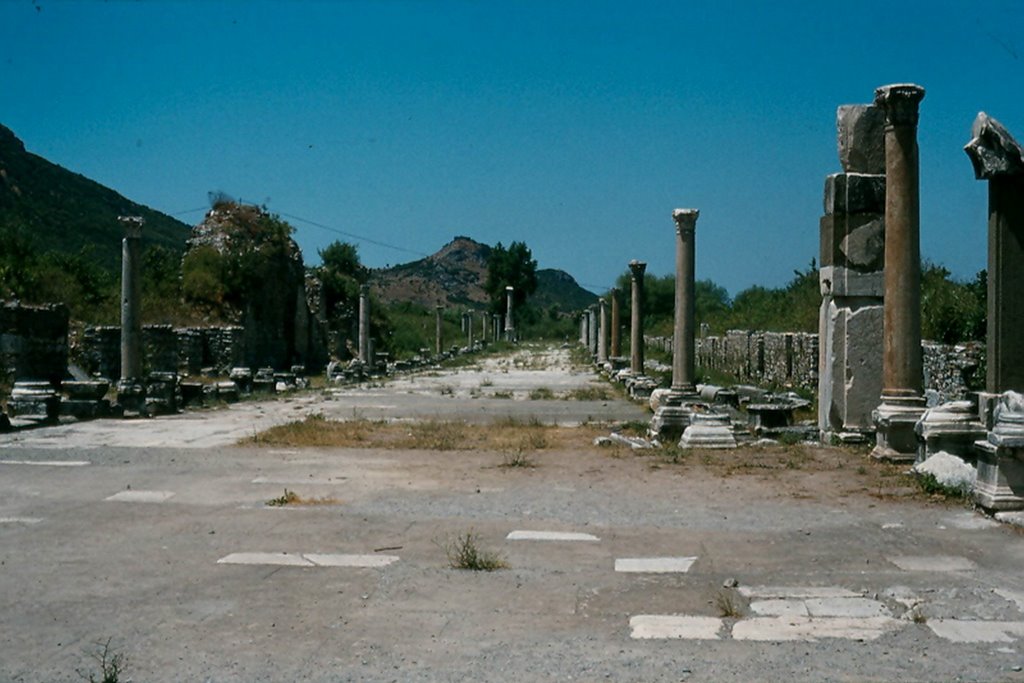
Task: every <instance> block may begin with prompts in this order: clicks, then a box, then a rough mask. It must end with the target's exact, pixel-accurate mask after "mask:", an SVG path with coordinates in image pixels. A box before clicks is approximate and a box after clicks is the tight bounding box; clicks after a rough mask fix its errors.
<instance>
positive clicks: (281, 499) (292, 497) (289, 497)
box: [267, 489, 341, 507]
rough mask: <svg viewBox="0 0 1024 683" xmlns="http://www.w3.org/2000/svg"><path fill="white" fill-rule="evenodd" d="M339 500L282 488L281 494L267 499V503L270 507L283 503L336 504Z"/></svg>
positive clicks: (283, 504)
mask: <svg viewBox="0 0 1024 683" xmlns="http://www.w3.org/2000/svg"><path fill="white" fill-rule="evenodd" d="M340 502H341V501H340V500H338V499H337V498H332V497H331V496H323V497H320V498H306V497H305V496H300V495H299V494H297V493H295V491H289V490H288V489H285V490H284V495H283V496H278V497H277V498H271V499H270V500H268V501H267V505H269V506H271V507H284V506H285V505H337V504H338V503H340Z"/></svg>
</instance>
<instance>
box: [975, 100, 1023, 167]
mask: <svg viewBox="0 0 1024 683" xmlns="http://www.w3.org/2000/svg"><path fill="white" fill-rule="evenodd" d="M971 138H972V139H971V141H970V142H968V143H967V145H965V146H964V151H965V152H966V153H967V156H968V157H970V159H971V163H972V164H973V165H974V177H975V178H977V179H978V180H991V179H992V178H995V177H997V176H1021V175H1024V148H1022V147H1021V146H1020V143H1018V142H1017V141H1016V140H1015V139H1014V138H1013V136H1012V135H1010V131H1008V130H1006V128H1004V127H1003V125H1002V124H1001V123H999V122H998V121H996V120H995V119H994V118H992V117H991V116H989V115H988V114H986V113H985V112H983V111H982V112H978V116H977V117H976V118H975V119H974V125H972V126H971Z"/></svg>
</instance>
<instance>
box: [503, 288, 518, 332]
mask: <svg viewBox="0 0 1024 683" xmlns="http://www.w3.org/2000/svg"><path fill="white" fill-rule="evenodd" d="M513 291H514V290H513V288H512V285H508V286H506V287H505V339H506V341H515V337H516V328H515V325H514V324H513V322H512V292H513Z"/></svg>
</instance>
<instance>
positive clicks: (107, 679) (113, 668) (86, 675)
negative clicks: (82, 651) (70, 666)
mask: <svg viewBox="0 0 1024 683" xmlns="http://www.w3.org/2000/svg"><path fill="white" fill-rule="evenodd" d="M111 640H112V638H107V642H105V643H97V646H98V650H97V651H96V652H94V653H92V654H91V655H90V656H91V657H92V658H93V659H95V660H96V663H97V664H99V666H100V670H99V674H96V673H94V672H92V671H89V672H82V671H78V670H76V672H75V673H77V674H78V675H79V676H80V677H81V678H82V679H83V680H86V681H89V683H121V676H123V675H124V673H125V669H126V668H127V664H128V658H127V657H126V656H125V655H124V653H122V652H112V651H111V649H110V641H111Z"/></svg>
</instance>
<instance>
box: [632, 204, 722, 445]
mask: <svg viewBox="0 0 1024 683" xmlns="http://www.w3.org/2000/svg"><path fill="white" fill-rule="evenodd" d="M699 215H700V212H699V211H698V210H697V209H676V210H675V211H673V212H672V220H673V221H674V222H675V231H676V240H675V242H676V277H675V317H674V321H673V322H674V325H673V332H672V386H671V388H670V389H669V391H668V393H666V394H665V395H664V396H663V397H662V398H661V399H660V401H659V403H658V409H657V411H655V413H654V418H653V419H652V420H651V433H652V434H653V435H655V436H660V437H665V436H672V437H675V436H679V435H682V433H683V431H684V430H685V429H686V428H687V427H688V426H689V424H690V416H691V413H692V411H691V410H690V407H689V405H688V404H692V403H693V402H695V401H699V399H700V397H699V396H698V395H697V393H696V386H695V384H694V375H695V370H696V367H695V363H694V361H695V358H696V353H695V348H696V347H695V343H696V339H695V334H694V333H695V327H696V317H695V309H694V279H695V276H694V270H695V259H694V248H693V243H694V233H695V231H696V228H697V217H698V216H699ZM734 445H735V443H734Z"/></svg>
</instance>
